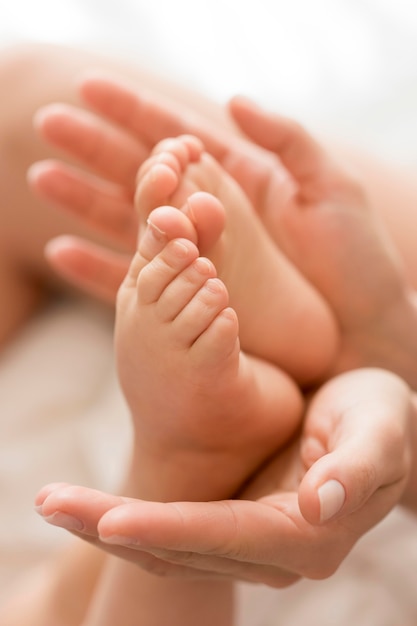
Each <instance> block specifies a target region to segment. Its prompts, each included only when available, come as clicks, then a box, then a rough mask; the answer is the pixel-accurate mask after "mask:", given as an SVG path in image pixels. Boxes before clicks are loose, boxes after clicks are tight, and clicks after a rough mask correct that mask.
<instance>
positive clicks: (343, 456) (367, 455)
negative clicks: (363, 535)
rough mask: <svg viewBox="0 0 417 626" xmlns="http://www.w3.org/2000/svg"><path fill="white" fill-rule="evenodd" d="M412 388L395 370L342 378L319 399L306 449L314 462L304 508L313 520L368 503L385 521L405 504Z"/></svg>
mask: <svg viewBox="0 0 417 626" xmlns="http://www.w3.org/2000/svg"><path fill="white" fill-rule="evenodd" d="M411 414H412V413H411V394H410V391H409V389H408V387H407V386H406V384H405V383H404V382H403V381H402V380H401V379H399V378H398V377H397V376H395V375H394V374H391V373H389V372H385V371H383V370H376V369H363V370H357V371H355V372H349V373H347V374H343V375H341V376H338V377H337V378H335V379H333V380H331V381H330V382H329V383H327V384H326V385H325V386H324V387H323V388H322V389H321V390H320V391H319V392H318V393H317V395H316V397H315V398H314V399H313V401H312V404H311V405H310V408H309V410H308V414H307V416H306V422H305V429H304V433H303V435H302V441H301V454H302V459H303V462H304V464H305V466H306V467H307V468H308V470H307V472H306V474H305V475H304V477H303V479H302V481H301V484H300V487H299V491H298V498H299V506H300V510H301V512H302V514H303V516H304V518H305V519H306V520H307V521H308V522H310V523H311V524H323V523H325V522H327V521H329V520H333V519H336V518H341V517H347V516H348V515H350V514H352V513H354V512H355V511H357V510H358V509H360V508H362V507H363V506H364V505H365V504H366V503H368V501H370V500H372V499H375V502H377V503H378V504H377V511H376V512H375V514H376V516H377V517H379V519H381V518H382V517H383V516H384V515H385V514H386V513H388V511H389V510H390V509H391V508H392V507H393V506H394V505H395V504H396V503H397V502H398V500H399V498H400V497H401V494H402V491H403V489H404V488H405V485H406V481H407V478H408V473H409V467H410V449H409V448H410V442H409V423H410V419H411Z"/></svg>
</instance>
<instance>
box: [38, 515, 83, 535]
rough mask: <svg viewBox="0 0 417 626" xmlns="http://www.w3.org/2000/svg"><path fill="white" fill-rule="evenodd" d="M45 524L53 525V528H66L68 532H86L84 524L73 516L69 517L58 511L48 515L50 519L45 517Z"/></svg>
mask: <svg viewBox="0 0 417 626" xmlns="http://www.w3.org/2000/svg"><path fill="white" fill-rule="evenodd" d="M44 520H45V522H48V524H52V525H53V526H60V527H61V528H66V529H67V530H78V531H81V530H84V523H83V522H82V521H81V520H80V519H77V518H76V517H73V516H72V515H67V513H61V512H60V511H57V512H56V513H53V514H52V515H48V517H44Z"/></svg>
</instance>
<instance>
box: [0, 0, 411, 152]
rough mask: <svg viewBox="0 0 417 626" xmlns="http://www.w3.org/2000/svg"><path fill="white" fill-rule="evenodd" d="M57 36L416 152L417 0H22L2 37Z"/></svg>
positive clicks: (379, 144) (224, 94) (2, 15)
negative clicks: (416, 0)
mask: <svg viewBox="0 0 417 626" xmlns="http://www.w3.org/2000/svg"><path fill="white" fill-rule="evenodd" d="M27 39H32V40H38V41H51V42H55V43H63V44H70V45H77V46H82V47H93V48H97V49H101V50H104V51H106V52H108V53H111V54H113V53H114V54H117V55H119V56H120V55H121V56H126V57H128V58H129V59H130V60H137V61H138V62H140V63H142V64H145V65H146V66H148V67H151V68H155V70H157V71H159V72H162V73H167V74H170V75H171V76H172V75H174V76H177V77H178V79H179V80H181V81H183V82H186V83H187V84H190V85H192V86H193V87H195V88H197V89H199V90H201V91H203V92H206V93H207V94H208V95H210V96H212V97H215V98H217V99H221V100H225V99H227V98H228V97H229V96H230V95H232V94H234V93H244V94H246V95H248V96H252V97H253V98H255V99H257V100H258V101H260V102H262V103H263V104H265V105H267V106H271V107H277V108H279V109H280V110H281V111H284V112H287V113H289V114H292V115H293V116H295V117H298V118H302V119H303V120H304V121H305V122H307V123H309V124H314V125H321V126H325V127H326V128H328V129H330V130H331V131H333V130H334V131H335V132H336V133H337V134H340V135H341V136H345V137H347V138H349V139H352V140H355V141H356V140H358V141H360V142H363V143H365V144H369V145H370V146H372V147H375V149H377V150H379V151H381V152H383V153H387V154H388V155H393V156H394V157H398V158H401V159H409V160H411V161H415V160H416V159H417V149H416V148H415V147H414V146H416V145H417V120H416V116H415V110H416V106H417V5H416V3H415V2H414V0H291V1H288V0H285V1H283V0H257V2H252V1H250V0H210V1H208V0H206V1H205V0H200V1H197V2H196V1H193V0H175V1H171V0H150V1H148V2H145V0H59V2H56V1H55V0H36V1H32V0H14V1H13V2H10V3H7V9H6V8H3V9H0V42H4V43H7V42H9V41H16V40H27Z"/></svg>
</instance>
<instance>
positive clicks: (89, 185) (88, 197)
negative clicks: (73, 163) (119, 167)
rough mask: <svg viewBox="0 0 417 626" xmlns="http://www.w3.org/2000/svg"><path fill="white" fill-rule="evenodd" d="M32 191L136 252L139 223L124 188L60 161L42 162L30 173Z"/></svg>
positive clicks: (130, 199)
mask: <svg viewBox="0 0 417 626" xmlns="http://www.w3.org/2000/svg"><path fill="white" fill-rule="evenodd" d="M28 182H29V185H30V186H31V188H32V190H33V191H34V192H35V193H36V194H37V195H39V196H40V197H42V198H44V199H46V200H47V201H48V202H51V203H53V204H55V205H57V206H59V207H61V208H63V209H64V210H66V211H69V212H71V213H72V214H74V215H76V217H77V218H78V219H79V220H80V221H82V222H83V223H85V224H86V225H87V226H88V227H90V228H91V229H92V230H93V231H94V232H100V233H102V234H104V235H105V236H106V237H107V238H108V239H109V240H111V241H115V242H118V243H121V244H122V245H123V246H124V247H126V248H128V249H132V250H133V249H134V247H135V244H136V240H137V230H138V219H137V215H136V213H135V212H134V210H133V199H132V198H131V197H129V195H128V194H127V193H126V190H125V189H124V188H120V187H119V186H116V185H112V184H109V183H106V182H105V181H103V180H100V179H97V178H95V177H92V176H89V175H88V174H86V173H84V172H81V171H79V170H77V169H75V168H72V167H70V166H68V165H66V164H64V163H60V162H59V161H40V162H38V163H35V164H34V165H32V167H31V168H30V169H29V171H28Z"/></svg>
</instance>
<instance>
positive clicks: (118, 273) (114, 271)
mask: <svg viewBox="0 0 417 626" xmlns="http://www.w3.org/2000/svg"><path fill="white" fill-rule="evenodd" d="M45 254H46V257H47V259H48V261H49V263H50V264H51V265H52V267H53V268H54V270H55V271H56V272H57V273H58V274H60V275H61V276H62V277H63V278H64V279H65V280H67V281H68V282H69V283H71V284H72V285H74V286H75V287H77V288H79V289H81V290H83V291H84V292H86V293H88V294H90V295H92V296H95V297H98V298H99V299H101V300H104V301H106V302H109V303H111V304H114V302H115V300H116V295H117V292H118V290H119V287H120V285H121V283H122V281H123V279H124V277H125V275H126V272H127V270H128V267H129V263H130V256H128V255H122V254H119V253H116V252H113V251H111V250H108V249H106V248H103V247H100V246H98V245H95V244H92V243H91V242H88V241H86V240H83V239H80V238H77V237H70V236H65V235H64V236H61V237H57V238H55V239H52V240H51V241H50V242H48V244H47V246H46V248H45Z"/></svg>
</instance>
